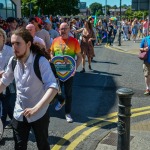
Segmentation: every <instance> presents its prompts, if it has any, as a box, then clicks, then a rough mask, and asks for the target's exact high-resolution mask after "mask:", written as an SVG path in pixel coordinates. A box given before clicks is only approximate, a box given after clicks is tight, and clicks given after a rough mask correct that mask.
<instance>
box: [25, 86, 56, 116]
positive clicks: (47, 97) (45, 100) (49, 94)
mask: <svg viewBox="0 0 150 150" xmlns="http://www.w3.org/2000/svg"><path fill="white" fill-rule="evenodd" d="M57 92H58V90H57V89H55V88H49V89H48V90H47V91H46V93H45V94H44V96H43V97H42V99H41V100H40V101H39V102H38V103H37V104H36V105H35V106H34V107H32V108H26V109H25V110H24V112H23V115H24V116H25V117H30V116H32V115H34V114H35V113H36V112H38V111H39V110H40V109H42V108H43V107H44V106H46V105H49V103H50V102H51V101H52V100H53V98H54V97H55V95H56V94H57Z"/></svg>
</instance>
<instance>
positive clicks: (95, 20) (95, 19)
mask: <svg viewBox="0 0 150 150" xmlns="http://www.w3.org/2000/svg"><path fill="white" fill-rule="evenodd" d="M96 24H97V14H96V12H95V18H94V27H96Z"/></svg>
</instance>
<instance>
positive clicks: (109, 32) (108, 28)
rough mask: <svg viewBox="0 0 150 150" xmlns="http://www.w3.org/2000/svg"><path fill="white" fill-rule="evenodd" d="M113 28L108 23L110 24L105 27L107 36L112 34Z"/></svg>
mask: <svg viewBox="0 0 150 150" xmlns="http://www.w3.org/2000/svg"><path fill="white" fill-rule="evenodd" d="M113 29H114V27H113V26H112V25H110V26H108V27H107V31H108V36H111V35H112V32H113Z"/></svg>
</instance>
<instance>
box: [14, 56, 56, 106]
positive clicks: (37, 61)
mask: <svg viewBox="0 0 150 150" xmlns="http://www.w3.org/2000/svg"><path fill="white" fill-rule="evenodd" d="M41 56H42V55H39V54H37V55H36V56H35V60H34V64H33V67H34V72H35V74H36V76H37V77H38V79H39V80H40V81H41V82H42V83H43V81H42V76H41V72H40V68H39V59H40V57H41ZM16 64H17V60H16V57H13V59H12V70H13V71H14V69H15V67H16ZM50 66H51V69H52V72H53V74H54V76H55V78H58V76H57V72H56V68H55V65H54V64H53V63H51V62H50ZM57 96H58V94H56V96H55V97H54V99H53V100H52V101H51V103H50V104H52V103H54V102H55V100H56V98H57Z"/></svg>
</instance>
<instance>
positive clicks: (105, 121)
mask: <svg viewBox="0 0 150 150" xmlns="http://www.w3.org/2000/svg"><path fill="white" fill-rule="evenodd" d="M149 109H150V106H147V107H142V108H135V109H132V110H131V112H132V113H135V114H132V116H131V117H137V116H141V115H145V114H150V110H149ZM146 110H147V111H146ZM142 111H144V112H142ZM117 113H118V112H114V113H111V114H109V115H106V116H103V117H102V118H95V119H94V120H91V121H89V122H87V123H84V124H82V125H80V126H78V127H76V128H75V129H73V130H72V131H70V132H69V133H68V134H66V135H65V136H64V137H63V138H62V139H61V140H60V141H58V143H57V144H56V145H55V146H54V147H53V148H52V150H59V149H60V148H61V147H62V145H63V144H65V142H66V141H68V140H69V139H70V138H71V137H72V136H74V135H75V134H77V133H78V132H79V131H81V130H83V129H85V128H86V127H88V126H91V125H94V124H96V123H98V124H96V125H94V126H93V127H90V129H88V130H86V131H84V132H83V133H82V134H81V135H80V136H79V137H78V138H76V139H75V140H74V141H73V142H71V143H70V145H69V146H68V147H67V149H66V150H73V149H75V147H77V145H78V144H79V143H80V142H81V141H83V140H84V139H85V138H86V137H87V136H89V135H90V134H91V133H93V132H95V131H96V130H98V129H100V128H101V127H104V126H106V125H109V124H111V123H115V122H117ZM99 122H100V123H99Z"/></svg>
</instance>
